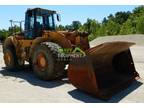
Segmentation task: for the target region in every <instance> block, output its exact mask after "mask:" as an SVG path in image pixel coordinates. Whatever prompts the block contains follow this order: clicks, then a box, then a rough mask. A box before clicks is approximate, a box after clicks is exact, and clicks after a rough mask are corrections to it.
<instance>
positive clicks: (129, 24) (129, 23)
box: [120, 19, 136, 35]
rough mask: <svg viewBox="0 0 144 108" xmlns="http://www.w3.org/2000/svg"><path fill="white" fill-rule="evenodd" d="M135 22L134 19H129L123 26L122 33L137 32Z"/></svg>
mask: <svg viewBox="0 0 144 108" xmlns="http://www.w3.org/2000/svg"><path fill="white" fill-rule="evenodd" d="M134 25H135V24H134V22H133V20H132V19H128V20H127V21H126V22H125V23H124V24H123V25H122V27H121V30H120V34H122V35H126V34H134V33H136V28H135V26H134Z"/></svg>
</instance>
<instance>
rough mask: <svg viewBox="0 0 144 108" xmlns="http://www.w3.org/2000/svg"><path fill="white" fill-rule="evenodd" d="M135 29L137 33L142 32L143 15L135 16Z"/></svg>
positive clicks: (143, 32) (143, 24) (143, 30)
mask: <svg viewBox="0 0 144 108" xmlns="http://www.w3.org/2000/svg"><path fill="white" fill-rule="evenodd" d="M136 30H137V33H141V34H144V16H141V17H138V18H137V23H136Z"/></svg>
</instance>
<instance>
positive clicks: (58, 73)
mask: <svg viewBox="0 0 144 108" xmlns="http://www.w3.org/2000/svg"><path fill="white" fill-rule="evenodd" d="M59 48H61V47H60V46H59V45H58V44H55V43H52V42H43V43H41V44H40V45H37V46H36V48H35V50H34V53H33V56H32V67H33V71H34V73H35V74H36V76H38V77H39V78H40V79H42V80H55V79H59V78H61V77H62V76H63V75H64V74H65V70H64V68H65V62H62V61H59V60H58V54H59V51H58V50H59ZM39 53H43V54H44V56H45V59H46V62H47V63H48V65H46V68H44V69H43V70H41V69H40V68H39V66H38V63H37V62H38V61H37V57H38V54H39Z"/></svg>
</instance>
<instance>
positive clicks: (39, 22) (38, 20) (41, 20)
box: [25, 8, 60, 39]
mask: <svg viewBox="0 0 144 108" xmlns="http://www.w3.org/2000/svg"><path fill="white" fill-rule="evenodd" d="M55 15H56V11H51V10H46V9H41V8H34V9H28V10H27V11H26V15H25V38H27V39H33V38H36V37H39V36H41V35H42V31H43V30H49V31H54V30H56V25H55V18H54V16H55ZM59 19H60V18H59V16H58V15H57V20H58V21H59Z"/></svg>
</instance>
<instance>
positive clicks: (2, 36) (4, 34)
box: [0, 29, 8, 41]
mask: <svg viewBox="0 0 144 108" xmlns="http://www.w3.org/2000/svg"><path fill="white" fill-rule="evenodd" d="M7 37H8V31H7V30H5V29H2V30H0V40H1V41H4V40H5V39H6V38H7Z"/></svg>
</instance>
